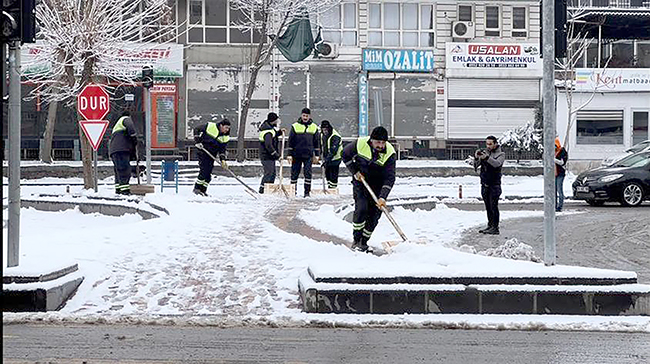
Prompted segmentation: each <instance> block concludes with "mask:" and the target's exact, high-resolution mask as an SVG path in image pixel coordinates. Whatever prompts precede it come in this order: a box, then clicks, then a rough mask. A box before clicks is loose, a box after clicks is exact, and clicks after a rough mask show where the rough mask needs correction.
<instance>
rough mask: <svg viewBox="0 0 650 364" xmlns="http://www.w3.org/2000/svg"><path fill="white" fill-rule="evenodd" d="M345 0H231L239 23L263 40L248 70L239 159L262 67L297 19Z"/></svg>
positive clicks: (238, 152) (239, 130)
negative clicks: (288, 27) (251, 102)
mask: <svg viewBox="0 0 650 364" xmlns="http://www.w3.org/2000/svg"><path fill="white" fill-rule="evenodd" d="M340 2H341V0H319V1H313V0H231V1H230V6H231V7H232V8H233V10H235V11H238V12H239V15H240V18H239V19H240V20H239V24H238V25H239V26H241V27H243V28H245V29H247V30H248V31H251V32H256V33H258V34H259V42H258V44H257V47H256V51H255V54H254V56H253V57H252V60H251V64H250V65H249V69H248V75H249V80H248V85H247V87H246V94H245V96H244V99H243V100H242V104H241V105H242V106H241V114H240V118H239V129H238V133H237V139H238V143H237V154H238V156H237V159H238V160H240V161H241V160H244V158H245V155H244V143H243V141H244V136H245V135H246V120H247V118H248V109H249V107H250V101H251V98H252V96H253V91H254V90H255V87H256V82H257V75H258V73H259V71H260V69H261V68H262V67H263V66H264V65H265V64H267V63H268V61H269V58H270V57H271V54H272V52H273V49H274V48H275V47H276V44H277V42H278V39H279V38H280V36H282V35H283V34H284V32H285V31H286V29H287V26H288V25H289V24H291V22H292V21H293V20H294V19H298V18H301V17H305V16H307V15H309V16H310V17H313V16H318V15H319V14H322V13H324V12H326V11H328V10H329V9H331V8H332V7H333V6H336V5H338V4H339V3H340Z"/></svg>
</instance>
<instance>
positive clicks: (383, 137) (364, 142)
mask: <svg viewBox="0 0 650 364" xmlns="http://www.w3.org/2000/svg"><path fill="white" fill-rule="evenodd" d="M342 158H343V163H345V166H346V167H347V168H348V170H349V171H350V173H351V174H352V175H353V176H354V178H353V179H352V192H353V195H354V216H353V218H352V227H353V232H352V237H353V239H354V244H353V245H352V247H353V248H354V249H356V250H359V251H368V240H370V236H371V235H372V232H373V231H375V227H377V223H378V222H379V218H380V217H381V210H380V208H381V207H386V198H388V194H389V193H390V190H391V189H392V188H393V184H394V183H395V160H396V159H397V155H396V154H395V148H394V147H393V146H392V145H391V144H390V143H389V142H388V131H387V130H386V129H385V128H383V127H381V126H378V127H376V128H375V129H374V130H373V131H372V133H371V134H370V136H369V137H361V138H359V139H357V140H356V141H355V142H353V143H351V144H349V145H348V146H346V147H345V149H343V155H342ZM362 178H363V179H365V180H366V182H368V185H370V188H371V189H372V191H373V192H374V193H375V195H377V199H378V202H377V203H376V204H375V201H374V200H373V198H372V196H370V193H369V192H368V190H366V188H365V186H364V185H363V183H362V182H361V179H362Z"/></svg>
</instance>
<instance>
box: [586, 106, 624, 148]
mask: <svg viewBox="0 0 650 364" xmlns="http://www.w3.org/2000/svg"><path fill="white" fill-rule="evenodd" d="M576 132H577V138H576V143H577V144H610V145H611V144H623V111H622V110H583V111H579V112H578V122H577V124H576Z"/></svg>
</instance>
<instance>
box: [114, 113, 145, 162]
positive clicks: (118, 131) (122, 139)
mask: <svg viewBox="0 0 650 364" xmlns="http://www.w3.org/2000/svg"><path fill="white" fill-rule="evenodd" d="M137 144H138V133H137V132H136V131H135V125H134V124H133V120H131V117H129V116H122V117H121V118H119V119H118V120H117V122H116V123H115V125H113V129H112V132H111V141H110V143H109V145H108V153H109V155H111V154H113V153H118V152H129V153H130V154H131V155H135V147H136V145H137Z"/></svg>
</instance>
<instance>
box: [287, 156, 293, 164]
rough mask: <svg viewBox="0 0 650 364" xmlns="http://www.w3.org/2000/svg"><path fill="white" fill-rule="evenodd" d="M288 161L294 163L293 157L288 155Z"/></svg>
mask: <svg viewBox="0 0 650 364" xmlns="http://www.w3.org/2000/svg"><path fill="white" fill-rule="evenodd" d="M287 162H289V164H293V157H292V156H288V157H287Z"/></svg>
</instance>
